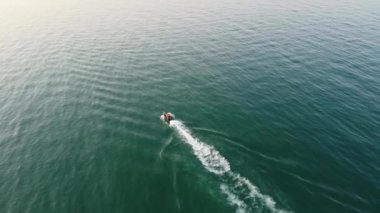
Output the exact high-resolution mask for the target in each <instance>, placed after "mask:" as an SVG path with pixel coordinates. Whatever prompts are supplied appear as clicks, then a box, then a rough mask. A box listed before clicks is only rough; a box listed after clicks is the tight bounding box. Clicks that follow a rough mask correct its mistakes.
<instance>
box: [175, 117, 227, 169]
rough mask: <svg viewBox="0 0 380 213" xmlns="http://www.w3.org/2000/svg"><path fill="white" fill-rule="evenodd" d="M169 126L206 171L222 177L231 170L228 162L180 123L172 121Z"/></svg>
mask: <svg viewBox="0 0 380 213" xmlns="http://www.w3.org/2000/svg"><path fill="white" fill-rule="evenodd" d="M170 126H171V127H173V128H174V129H175V130H177V133H178V134H179V135H180V136H181V137H182V138H183V139H184V141H185V142H186V143H187V144H189V145H190V146H191V148H192V149H193V152H194V154H195V155H196V156H197V157H198V159H199V160H200V161H201V162H202V164H203V166H204V167H205V168H206V169H207V170H208V171H210V172H213V173H215V174H218V175H222V174H224V173H226V172H228V171H230V170H231V168H230V164H229V163H228V161H227V160H226V159H225V158H224V157H223V156H222V155H221V154H219V152H218V151H217V150H216V149H215V148H214V147H212V146H210V145H207V144H205V143H202V142H201V141H199V139H197V138H195V137H193V136H192V135H191V133H190V130H189V129H188V128H187V127H186V126H185V125H184V124H183V123H182V122H180V121H178V120H172V121H170Z"/></svg>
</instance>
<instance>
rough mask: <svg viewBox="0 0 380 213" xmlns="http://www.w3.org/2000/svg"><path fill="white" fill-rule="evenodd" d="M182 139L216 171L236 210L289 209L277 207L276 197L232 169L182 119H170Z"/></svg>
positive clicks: (199, 157) (241, 211)
mask: <svg viewBox="0 0 380 213" xmlns="http://www.w3.org/2000/svg"><path fill="white" fill-rule="evenodd" d="M170 127H172V128H173V129H174V130H175V131H176V132H177V134H178V135H179V136H180V137H181V138H182V140H183V141H184V142H185V143H187V144H188V145H190V146H191V148H192V150H193V152H194V154H195V155H196V157H197V158H198V159H199V160H200V162H201V163H202V165H203V166H204V168H206V169H207V170H208V171H209V172H212V173H214V174H215V175H217V176H218V177H219V178H220V180H221V182H222V183H221V185H220V190H221V192H222V193H223V194H225V195H226V196H227V200H228V202H229V204H230V205H231V206H233V207H235V208H236V212H239V213H243V212H286V211H284V210H281V209H278V208H276V203H275V201H274V200H273V199H272V198H271V197H270V196H268V195H264V194H262V193H261V192H260V191H259V189H258V188H257V187H256V186H255V185H253V184H252V183H251V182H250V181H249V180H248V179H247V178H245V177H242V176H241V175H240V174H238V173H235V172H233V171H231V167H230V163H229V162H228V161H227V159H226V158H225V157H223V156H222V155H221V154H220V153H219V152H218V150H216V149H215V148H214V147H213V146H211V145H208V144H206V143H204V142H202V141H200V140H199V139H198V138H196V137H194V136H192V134H191V131H190V130H189V128H187V127H186V126H185V125H184V124H183V123H182V122H181V121H179V120H172V121H170Z"/></svg>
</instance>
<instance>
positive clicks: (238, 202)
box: [220, 184, 248, 213]
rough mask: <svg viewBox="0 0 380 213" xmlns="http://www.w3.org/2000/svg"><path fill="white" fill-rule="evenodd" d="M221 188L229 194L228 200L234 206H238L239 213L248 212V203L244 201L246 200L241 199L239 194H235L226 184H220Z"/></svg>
mask: <svg viewBox="0 0 380 213" xmlns="http://www.w3.org/2000/svg"><path fill="white" fill-rule="evenodd" d="M220 189H221V190H222V192H223V193H224V194H226V195H227V200H228V201H229V202H230V204H231V205H232V206H236V207H237V209H236V212H237V213H245V212H247V209H248V207H247V205H246V204H245V203H244V201H242V200H240V199H239V197H238V196H237V195H235V194H234V193H233V192H231V190H230V189H229V187H228V186H227V185H226V184H222V185H220Z"/></svg>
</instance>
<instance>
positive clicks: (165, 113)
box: [164, 112, 173, 123]
mask: <svg viewBox="0 0 380 213" xmlns="http://www.w3.org/2000/svg"><path fill="white" fill-rule="evenodd" d="M164 120H165V121H166V122H167V123H169V122H170V121H171V120H173V117H172V116H171V115H170V114H169V113H168V112H164Z"/></svg>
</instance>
